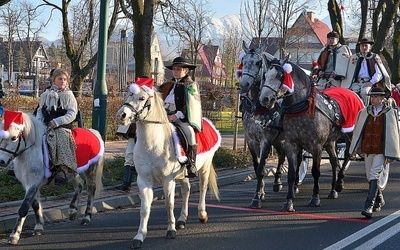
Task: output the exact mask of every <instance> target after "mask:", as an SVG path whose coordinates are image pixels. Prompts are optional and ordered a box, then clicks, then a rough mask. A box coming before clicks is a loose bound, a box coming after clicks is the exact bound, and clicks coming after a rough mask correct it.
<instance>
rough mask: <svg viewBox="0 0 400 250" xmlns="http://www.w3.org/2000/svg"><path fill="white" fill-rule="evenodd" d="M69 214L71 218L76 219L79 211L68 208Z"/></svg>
mask: <svg viewBox="0 0 400 250" xmlns="http://www.w3.org/2000/svg"><path fill="white" fill-rule="evenodd" d="M68 214H69V216H68V218H69V220H75V219H76V217H77V215H78V211H77V210H76V209H68Z"/></svg>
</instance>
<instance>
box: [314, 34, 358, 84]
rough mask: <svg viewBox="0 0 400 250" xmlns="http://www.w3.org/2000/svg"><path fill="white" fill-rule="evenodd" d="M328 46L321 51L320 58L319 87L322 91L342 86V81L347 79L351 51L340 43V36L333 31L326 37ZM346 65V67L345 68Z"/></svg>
mask: <svg viewBox="0 0 400 250" xmlns="http://www.w3.org/2000/svg"><path fill="white" fill-rule="evenodd" d="M326 38H327V40H328V41H327V45H326V46H325V47H324V48H323V49H322V50H321V53H320V55H319V57H318V60H317V64H318V71H317V72H316V73H318V77H319V80H318V86H317V88H318V89H320V90H323V89H326V88H329V87H331V86H341V81H342V80H343V79H344V78H345V77H346V73H347V63H348V61H349V58H350V56H351V50H350V48H349V47H348V46H347V45H342V44H340V43H339V34H338V33H337V32H336V31H331V32H329V33H328V34H327V35H326ZM343 65H345V67H343Z"/></svg>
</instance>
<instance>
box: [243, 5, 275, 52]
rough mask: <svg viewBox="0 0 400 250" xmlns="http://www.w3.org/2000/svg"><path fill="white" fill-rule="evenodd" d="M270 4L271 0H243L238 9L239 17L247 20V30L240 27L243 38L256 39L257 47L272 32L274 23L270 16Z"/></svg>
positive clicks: (272, 17)
mask: <svg viewBox="0 0 400 250" xmlns="http://www.w3.org/2000/svg"><path fill="white" fill-rule="evenodd" d="M271 4H272V0H254V1H250V0H245V1H243V2H242V6H241V8H240V12H241V13H240V15H241V16H244V17H245V18H246V19H247V22H248V24H249V28H248V29H247V28H246V27H242V28H243V31H244V37H247V38H248V39H249V40H252V39H253V38H256V40H257V41H258V44H256V45H257V46H260V45H261V42H262V39H261V38H262V37H269V36H270V34H271V33H272V32H273V31H274V29H275V26H274V25H273V24H274V23H275V20H274V18H275V17H276V16H275V15H274V16H271V12H272V11H270V9H271V7H272V6H271Z"/></svg>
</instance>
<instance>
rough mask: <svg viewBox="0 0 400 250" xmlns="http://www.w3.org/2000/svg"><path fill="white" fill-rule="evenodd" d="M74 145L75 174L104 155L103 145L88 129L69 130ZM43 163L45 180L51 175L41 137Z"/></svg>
mask: <svg viewBox="0 0 400 250" xmlns="http://www.w3.org/2000/svg"><path fill="white" fill-rule="evenodd" d="M71 132H72V136H73V137H74V139H75V143H76V150H75V154H76V163H77V166H78V169H77V172H78V173H83V172H84V171H86V170H87V169H88V168H89V166H90V164H92V163H94V162H97V161H98V160H99V159H100V158H101V157H103V155H104V143H103V142H102V141H101V140H99V138H98V137H97V136H96V135H95V134H94V133H93V132H92V131H90V130H89V129H86V128H74V129H72V130H71ZM43 147H44V150H43V151H44V158H45V159H44V161H45V163H46V173H45V176H46V178H49V177H50V175H51V162H50V158H49V154H48V148H47V143H46V135H45V136H43Z"/></svg>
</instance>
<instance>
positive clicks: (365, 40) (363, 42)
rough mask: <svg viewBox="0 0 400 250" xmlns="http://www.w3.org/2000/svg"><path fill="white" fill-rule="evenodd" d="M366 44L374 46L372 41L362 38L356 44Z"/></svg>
mask: <svg viewBox="0 0 400 250" xmlns="http://www.w3.org/2000/svg"><path fill="white" fill-rule="evenodd" d="M366 43H368V44H371V45H374V41H372V40H368V39H367V38H363V39H361V40H360V41H359V42H358V44H366Z"/></svg>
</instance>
